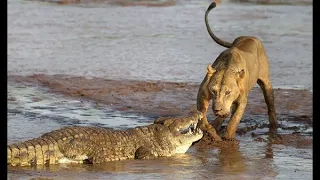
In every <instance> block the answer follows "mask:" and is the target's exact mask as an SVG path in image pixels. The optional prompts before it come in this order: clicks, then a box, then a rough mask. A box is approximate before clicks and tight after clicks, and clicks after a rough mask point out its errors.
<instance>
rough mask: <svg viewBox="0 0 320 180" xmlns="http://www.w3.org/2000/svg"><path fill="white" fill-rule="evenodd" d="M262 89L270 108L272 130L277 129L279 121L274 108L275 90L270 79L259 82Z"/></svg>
mask: <svg viewBox="0 0 320 180" xmlns="http://www.w3.org/2000/svg"><path fill="white" fill-rule="evenodd" d="M257 83H258V84H259V86H260V88H261V89H262V92H263V96H264V100H265V101H266V104H267V107H268V116H269V123H270V125H269V126H270V128H271V129H277V127H278V121H277V118H276V111H275V107H274V97H273V89H272V85H271V82H270V80H269V78H265V79H258V82H257Z"/></svg>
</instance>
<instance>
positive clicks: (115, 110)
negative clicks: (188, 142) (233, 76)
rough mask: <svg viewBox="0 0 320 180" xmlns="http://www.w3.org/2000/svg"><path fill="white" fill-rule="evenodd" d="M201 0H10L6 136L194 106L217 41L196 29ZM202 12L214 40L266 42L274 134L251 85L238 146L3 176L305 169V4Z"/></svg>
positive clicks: (124, 123) (294, 173) (252, 174)
mask: <svg viewBox="0 0 320 180" xmlns="http://www.w3.org/2000/svg"><path fill="white" fill-rule="evenodd" d="M208 4H209V1H207V2H204V1H198V0H179V1H177V3H176V5H175V6H168V7H161V8H160V7H143V6H136V7H130V6H128V7H121V6H109V5H107V4H94V3H93V4H77V5H63V6H62V5H57V4H52V3H44V2H37V1H19V0H9V1H8V71H9V75H8V76H9V84H8V143H12V142H18V141H22V140H26V139H30V138H34V137H38V136H40V135H41V134H43V133H45V132H48V131H51V130H54V129H57V128H60V127H62V126H69V125H84V126H89V125H90V126H103V127H110V128H129V127H134V126H138V125H145V124H149V123H151V122H153V120H154V119H155V118H156V117H157V116H159V115H179V114H182V113H185V112H186V111H187V110H188V109H190V107H192V106H194V102H195V98H196V91H197V85H198V84H199V83H200V82H201V80H202V78H203V76H204V72H205V67H206V65H207V64H210V63H212V62H213V60H214V59H215V58H216V57H217V55H218V54H219V52H221V51H222V50H223V48H221V47H219V46H217V45H216V44H215V43H214V42H213V41H212V40H211V39H210V38H209V35H208V34H207V32H206V30H205V26H204V21H203V19H204V18H203V16H204V11H205V9H206V8H207V5H208ZM209 20H210V24H212V26H213V30H214V31H215V32H216V33H217V35H218V36H219V37H221V38H222V39H225V40H228V41H232V40H233V38H235V37H237V36H239V35H255V36H257V37H259V38H260V39H261V40H262V42H263V43H264V45H265V48H266V51H267V54H268V56H269V59H270V66H271V79H272V82H273V85H274V87H275V89H276V90H275V97H276V107H277V112H278V118H279V120H280V124H281V125H280V128H279V129H278V135H279V136H280V137H281V138H282V140H280V141H276V142H274V141H272V138H270V137H269V136H270V135H268V133H267V132H268V129H267V128H265V125H266V123H267V116H266V109H265V104H264V102H263V96H262V94H261V92H260V91H259V90H257V89H254V90H253V91H252V92H251V94H250V96H249V102H248V107H247V110H246V113H245V115H244V118H243V120H242V122H241V123H240V125H239V128H240V129H239V131H238V133H237V139H238V140H240V144H239V145H238V146H237V145H236V146H235V147H232V148H231V147H228V148H224V147H220V148H219V147H211V146H203V145H198V146H197V145H195V146H193V147H191V148H190V149H189V151H188V152H187V153H186V154H185V155H181V156H177V157H168V158H160V159H156V160H147V161H139V160H137V161H131V160H129V161H122V162H111V163H106V164H101V165H56V166H52V167H37V168H36V169H34V168H9V171H8V176H9V178H10V179H32V178H35V179H39V178H49V179H285V180H287V179H312V131H313V128H312V81H311V80H312V76H311V75H312V54H311V53H312V41H311V38H312V6H311V5H310V4H308V3H307V4H306V5H305V4H304V5H299V4H298V5H297V4H296V5H293V6H291V5H267V6H265V5H257V4H252V3H245V4H244V3H230V2H224V3H223V4H222V5H221V6H219V7H218V8H216V9H214V10H213V11H212V13H210V17H209ZM38 73H43V74H45V75H44V76H38V75H34V74H38ZM55 74H61V75H58V76H55ZM26 75H31V76H28V77H24V76H26ZM51 75H53V76H51ZM68 75H72V78H70V79H68V78H66V77H69V76H68ZM12 77H14V78H12ZM10 78H12V79H10ZM86 78H89V79H86ZM99 78H100V79H99ZM106 79H112V80H119V79H125V80H126V81H125V82H123V81H121V82H120V81H118V82H117V81H114V82H112V83H111V81H108V80H106ZM131 80H140V81H141V82H133V81H131ZM146 80H161V82H156V83H147V82H144V81H146ZM26 81H30V82H31V84H27V85H26V84H25V83H24V82H26ZM166 81H170V82H181V83H176V84H175V83H171V84H170V83H168V82H166ZM108 83H109V85H108ZM187 83H191V84H193V85H188V84H187ZM105 84H106V85H105ZM303 89H307V90H303ZM51 92H55V93H51ZM62 94H63V95H62ZM142 110H144V111H142ZM147 112H152V113H147ZM210 113H211V112H209V116H211V114H210ZM248 127H249V130H248ZM204 147H205V148H204Z"/></svg>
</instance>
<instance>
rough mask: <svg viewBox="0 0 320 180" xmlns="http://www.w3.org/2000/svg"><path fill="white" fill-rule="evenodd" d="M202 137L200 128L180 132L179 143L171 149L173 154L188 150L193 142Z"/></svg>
mask: <svg viewBox="0 0 320 180" xmlns="http://www.w3.org/2000/svg"><path fill="white" fill-rule="evenodd" d="M202 137H203V132H202V131H201V129H199V128H196V129H195V130H194V131H193V132H192V131H191V130H190V131H189V133H187V134H181V135H180V137H179V143H177V147H176V148H175V150H174V151H173V154H181V153H185V152H187V151H188V149H189V148H190V146H191V145H192V143H193V142H195V141H198V140H200V139H201V138H202Z"/></svg>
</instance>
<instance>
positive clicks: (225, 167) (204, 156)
mask: <svg viewBox="0 0 320 180" xmlns="http://www.w3.org/2000/svg"><path fill="white" fill-rule="evenodd" d="M8 90H9V91H8V92H9V94H8V143H14V142H19V141H23V140H27V139H31V138H35V137H38V136H40V135H41V134H43V133H45V132H49V131H52V130H55V129H58V128H60V127H62V126H68V125H90V126H102V127H111V128H130V127H135V126H140V125H146V124H150V123H152V122H153V120H154V118H150V117H142V116H138V115H135V114H132V113H131V114H130V113H123V112H122V113H120V112H116V111H111V110H109V109H107V108H105V107H103V105H99V106H97V105H96V104H95V103H92V102H84V101H78V100H74V99H71V98H68V97H65V96H62V95H57V94H51V93H48V92H47V91H46V90H45V89H43V88H40V87H29V86H24V85H19V84H16V83H12V82H9V84H8ZM264 121H265V118H264V117H263V118H261V117H260V118H259V116H257V117H256V120H255V121H249V122H247V121H246V120H244V121H242V122H241V124H240V126H239V128H240V129H241V128H242V127H245V126H248V125H249V124H248V123H251V125H252V124H263V123H265V122H264ZM280 124H281V127H291V126H296V127H301V128H300V130H298V131H299V132H300V133H302V134H303V133H305V134H306V135H307V136H308V135H309V136H310V134H309V132H310V130H311V131H312V128H311V129H310V128H303V127H304V124H303V123H292V122H291V123H288V122H285V121H281V122H280ZM253 132H254V133H256V134H258V135H261V137H262V138H265V139H267V135H264V134H265V133H267V132H268V129H267V128H262V129H261V128H260V129H259V128H258V129H257V130H255V131H253ZM292 132H294V131H292V130H280V129H279V134H290V133H292ZM238 139H241V143H240V146H239V147H238V148H231V149H229V148H227V149H218V148H210V147H208V148H206V149H203V148H199V147H195V146H193V147H191V148H190V149H189V150H188V152H187V153H186V154H183V155H178V156H173V157H166V158H159V159H154V160H125V161H121V162H110V163H104V164H98V165H78V164H74V165H65V164H62V165H53V166H50V167H43V166H38V167H37V168H36V169H35V168H30V167H23V168H12V167H10V168H9V172H8V176H9V178H11V179H31V178H39V177H41V178H50V179H211V178H212V176H214V178H215V179H239V178H240V179H291V178H292V177H290V176H289V175H290V174H292V173H294V176H295V177H296V178H297V179H311V178H312V148H311V147H310V145H307V146H300V147H295V146H294V147H292V146H284V145H280V144H279V145H277V144H269V143H268V142H257V141H255V140H254V139H253V138H252V137H251V135H250V133H247V134H244V135H242V136H241V137H238ZM270 150H271V151H272V158H266V153H267V152H269V151H270Z"/></svg>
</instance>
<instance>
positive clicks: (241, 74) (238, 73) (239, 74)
mask: <svg viewBox="0 0 320 180" xmlns="http://www.w3.org/2000/svg"><path fill="white" fill-rule="evenodd" d="M237 77H238V78H240V79H242V78H243V77H244V69H242V70H241V71H238V72H237Z"/></svg>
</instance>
